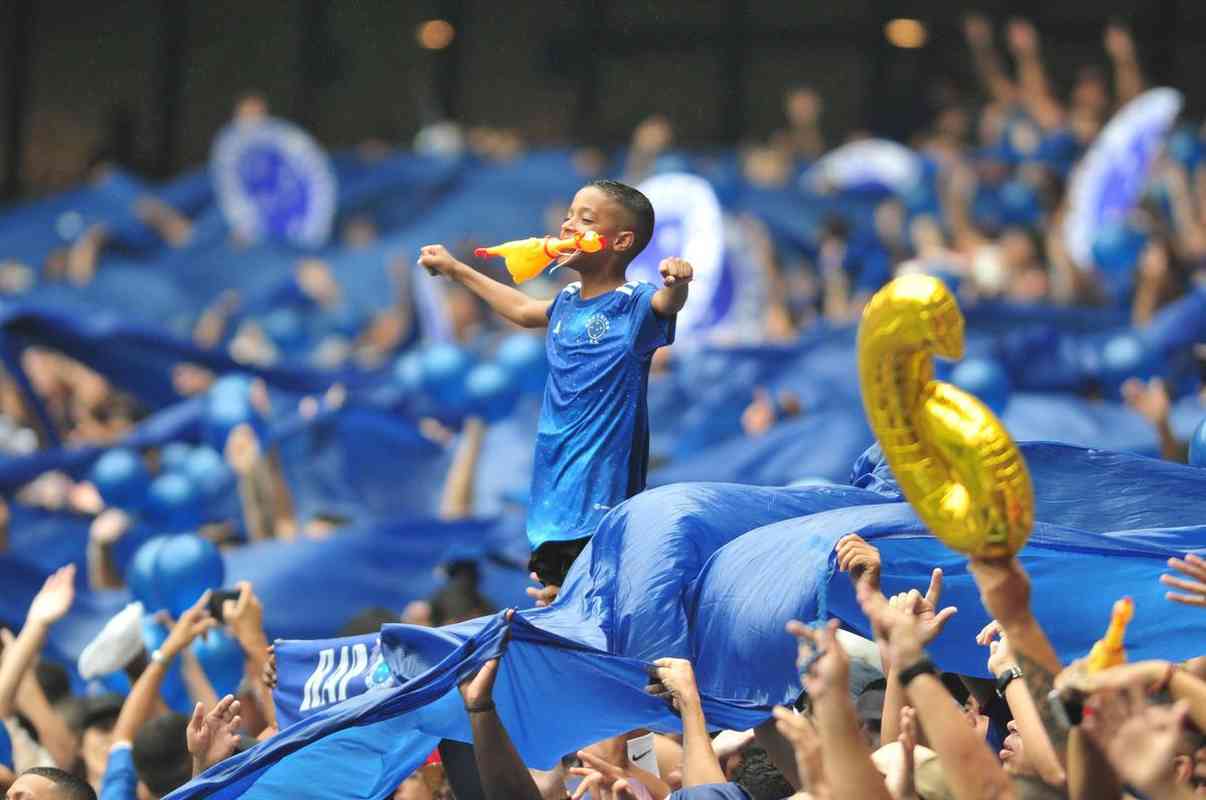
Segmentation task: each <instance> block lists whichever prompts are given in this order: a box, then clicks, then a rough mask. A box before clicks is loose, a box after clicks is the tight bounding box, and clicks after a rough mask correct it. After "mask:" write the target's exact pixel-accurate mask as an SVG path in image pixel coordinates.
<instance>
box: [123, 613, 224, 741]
mask: <svg viewBox="0 0 1206 800" xmlns="http://www.w3.org/2000/svg"><path fill="white" fill-rule="evenodd" d="M209 594H210V593H209V592H206V593H205V594H203V595H201V599H199V600H198V601H197V602H196V603H195V604H194V605H193V607H192V608H190V609H189V610H188V611H185V612H184V613H183V614H181V615H180V619H179V620H178V621H177V622H176V624H175V625H173V626H172V630H171V632H169V633H168V636H167V638H166V639H164V640H163V644H162V645H160V647H159V649H158V650H156V651H155V653H153V654H152V657H151V663H149V664H147V668H146V669H144V670H143V671H142V674H141V675H139V676H138V680H136V681H135V682H134V686H133V687H131V688H130V694H129V695H127V696H126V701H125V702H124V703H123V704H122V706H121V713H120V714H118V715H117V722H116V723H114V725H113V743H114V744H118V743H121V742H133V741H134V736H135V735H136V734H137V733H138V729H139V728H141V727H142V726H143V725H144V724H145V723H146V721H147V720H148V718H150V716H151V714H152V713H153V712H154V710H155V709H156V708H157V707H158V704H159V703H158V701H159V687H160V686H162V685H163V679H164V678H165V677H166V676H167V671H168V667H169V666H170V665H171V663H172V661H173V660H174V659H175V658H176V656H178V655H180V653H182V652H183V651H184V648H186V647H188V646H189V645H190V644H191V643H192V641H193V639H196V638H197V637H198V636H200V635H201V634H202V633H204V632H205V631H208V630H211V629H212V628H214V627H216V626H217V624H218V622H217V620H215V619H214V618H213V617H211V616H210V615H209V610H208V609H209Z"/></svg>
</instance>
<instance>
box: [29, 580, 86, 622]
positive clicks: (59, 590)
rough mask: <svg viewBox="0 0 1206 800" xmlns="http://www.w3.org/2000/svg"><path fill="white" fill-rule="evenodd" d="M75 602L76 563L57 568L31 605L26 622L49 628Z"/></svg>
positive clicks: (63, 615)
mask: <svg viewBox="0 0 1206 800" xmlns="http://www.w3.org/2000/svg"><path fill="white" fill-rule="evenodd" d="M73 602H75V564H68V565H67V566H65V567H60V568H59V569H57V570H55V572H54V574H52V575H51V576H50V577H49V578H47V579H46V582H45V583H43V584H42V589H41V590H40V591H39V592H38V594H37V595H36V596H35V597H34V599H33V602H32V603H30V605H29V612H28V613H27V614H26V615H25V624H26V625H32V626H37V627H41V628H49V627H50V626H51V625H53V624H55V623H56V622H58V621H59V620H61V619H62V618H63V617H65V616H66V615H67V612H68V611H70V610H71V604H72V603H73Z"/></svg>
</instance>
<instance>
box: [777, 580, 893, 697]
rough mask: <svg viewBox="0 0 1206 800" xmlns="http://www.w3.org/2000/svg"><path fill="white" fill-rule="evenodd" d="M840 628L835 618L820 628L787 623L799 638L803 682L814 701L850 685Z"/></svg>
mask: <svg viewBox="0 0 1206 800" xmlns="http://www.w3.org/2000/svg"><path fill="white" fill-rule="evenodd" d="M881 597H882V595H881ZM837 629H838V621H837V620H835V619H833V620H830V621H829V623H828V624H827V625H825V627H824V628H821V629H820V630H817V629H815V628H810V627H808V626H807V625H805V624H804V623H803V622H800V621H799V620H796V619H793V620H791V621H790V622H788V623H787V632H788V633H790V634H791V635H792V636H794V637H796V643H797V645H798V655H797V658H796V668H797V669H798V670H799V671H800V683H801V685H802V686H803V687H804V690H805V691H806V692H808V696H809V697H810V698H813V699H814V700H815V699H817V698H820V697H823V696H825V694H826V693H827V692H832V691H839V692H846V691H849V688H850V657H849V656H848V655H846V651H845V650H843V649H842V646H841V644H839V643H838V640H837Z"/></svg>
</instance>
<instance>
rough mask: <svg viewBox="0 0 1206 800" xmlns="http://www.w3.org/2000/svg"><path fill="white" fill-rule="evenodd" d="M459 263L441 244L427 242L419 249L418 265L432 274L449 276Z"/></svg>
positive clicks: (451, 275)
mask: <svg viewBox="0 0 1206 800" xmlns="http://www.w3.org/2000/svg"><path fill="white" fill-rule="evenodd" d="M460 263H461V262H459V261H457V260H456V259H455V258H453V257H452V253H449V252H448V248H447V247H444V245H442V244H429V245H427V246H426V247H423V248H422V249H420V250H419V266H421V267H423V268H424V269H426V270H427V271H428V272H429V273H431V274H432V275H437V274H438V275H446V276H448V277H449V278H451V277H453V273H455V272H456V269H457V267H459V266H460Z"/></svg>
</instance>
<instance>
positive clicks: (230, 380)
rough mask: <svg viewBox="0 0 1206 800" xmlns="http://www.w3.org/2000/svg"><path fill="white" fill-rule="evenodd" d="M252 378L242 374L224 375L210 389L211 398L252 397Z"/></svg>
mask: <svg viewBox="0 0 1206 800" xmlns="http://www.w3.org/2000/svg"><path fill="white" fill-rule="evenodd" d="M251 380H252V379H251V378H250V377H249V376H247V375H243V374H241V373H235V374H233V375H223V376H222V377H221V378H218V379H217V380H216V381H214V384H213V386H211V387H209V397H210V398H211V399H213V398H219V397H220V398H242V399H244V400H246V399H247V398H249V397H250V396H251Z"/></svg>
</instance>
